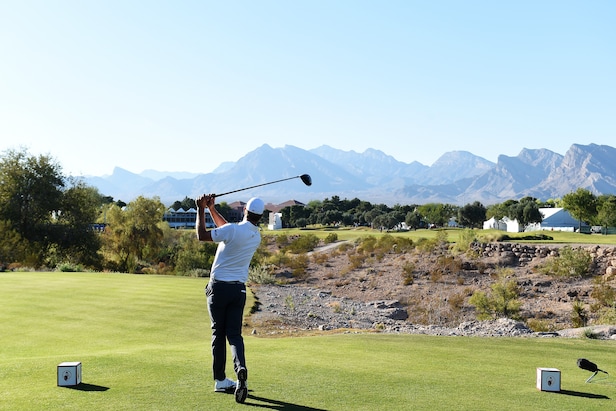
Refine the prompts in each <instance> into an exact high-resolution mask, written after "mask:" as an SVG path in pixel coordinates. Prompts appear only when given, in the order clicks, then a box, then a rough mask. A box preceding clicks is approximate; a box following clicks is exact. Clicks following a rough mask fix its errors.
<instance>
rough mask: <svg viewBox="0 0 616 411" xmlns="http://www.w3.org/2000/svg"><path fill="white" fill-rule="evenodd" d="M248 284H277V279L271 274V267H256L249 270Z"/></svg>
mask: <svg viewBox="0 0 616 411" xmlns="http://www.w3.org/2000/svg"><path fill="white" fill-rule="evenodd" d="M248 282H250V283H253V284H275V283H276V277H275V276H274V275H273V274H272V273H271V272H270V269H269V267H267V266H263V265H256V266H253V267H250V269H249V270H248Z"/></svg>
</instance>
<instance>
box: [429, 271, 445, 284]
mask: <svg viewBox="0 0 616 411" xmlns="http://www.w3.org/2000/svg"><path fill="white" fill-rule="evenodd" d="M442 279H443V270H442V269H441V268H436V269H434V270H430V281H432V282H433V283H438V282H440V281H441V280H442Z"/></svg>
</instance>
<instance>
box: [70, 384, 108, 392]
mask: <svg viewBox="0 0 616 411" xmlns="http://www.w3.org/2000/svg"><path fill="white" fill-rule="evenodd" d="M65 388H70V389H72V390H77V391H107V390H108V389H109V387H103V386H102V385H96V384H86V383H85V382H80V383H79V384H77V385H71V386H67V387H65Z"/></svg>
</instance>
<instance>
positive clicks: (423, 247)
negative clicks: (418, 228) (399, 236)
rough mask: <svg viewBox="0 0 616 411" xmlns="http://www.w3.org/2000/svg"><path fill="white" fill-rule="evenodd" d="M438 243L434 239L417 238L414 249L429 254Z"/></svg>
mask: <svg viewBox="0 0 616 411" xmlns="http://www.w3.org/2000/svg"><path fill="white" fill-rule="evenodd" d="M437 245H438V242H437V241H436V239H434V238H432V239H427V238H423V237H421V238H419V239H418V240H417V243H416V247H417V249H418V250H419V251H421V252H424V253H431V252H433V251H434V250H435V249H436V246H437Z"/></svg>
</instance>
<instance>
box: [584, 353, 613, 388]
mask: <svg viewBox="0 0 616 411" xmlns="http://www.w3.org/2000/svg"><path fill="white" fill-rule="evenodd" d="M577 366H578V367H580V368H581V369H583V370H586V371H590V372H592V373H593V374H592V375H591V376H590V378H589V379H587V380H586V382H590V380H592V379H593V378H594V376H595V375H597V373H598V372H602V373H605V374H608V372H607V371H603V370H600V369H599V367H597V364H595V363H594V362H592V361H588V360H587V359H586V358H578V360H577ZM608 375H609V374H608Z"/></svg>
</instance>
